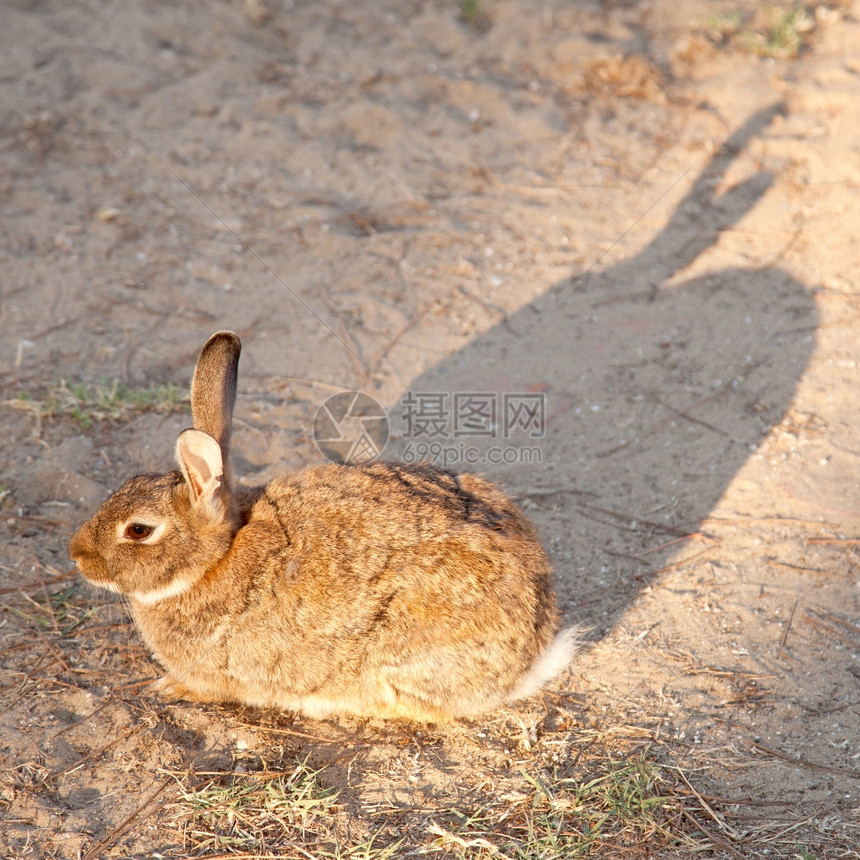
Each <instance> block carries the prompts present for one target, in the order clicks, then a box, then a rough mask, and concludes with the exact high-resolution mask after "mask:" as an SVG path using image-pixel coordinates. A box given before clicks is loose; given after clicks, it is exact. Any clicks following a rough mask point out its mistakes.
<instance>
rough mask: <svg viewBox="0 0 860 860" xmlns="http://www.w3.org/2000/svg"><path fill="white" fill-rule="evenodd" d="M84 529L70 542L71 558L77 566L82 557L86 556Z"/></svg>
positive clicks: (79, 530)
mask: <svg viewBox="0 0 860 860" xmlns="http://www.w3.org/2000/svg"><path fill="white" fill-rule="evenodd" d="M82 531H83V528H79V529H78V530H77V531H76V532H75V533H74V534H73V535H72V539H71V540H70V541H69V558H71V560H72V561H73V562H75V563H76V564H77V562H78V560H79V559H80V558H81V556H83V555H84V539H83V535H82V534H81V532H82Z"/></svg>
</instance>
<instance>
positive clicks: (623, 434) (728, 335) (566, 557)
mask: <svg viewBox="0 0 860 860" xmlns="http://www.w3.org/2000/svg"><path fill="white" fill-rule="evenodd" d="M780 109H781V108H780V107H779V106H776V107H771V108H768V109H767V110H763V111H760V112H758V113H756V114H755V115H754V116H752V117H751V118H750V119H749V120H748V121H747V122H745V123H744V124H743V125H742V126H741V127H740V128H738V129H737V131H735V132H734V133H733V134H732V135H731V136H730V137H729V138H728V139H727V140H726V141H725V142H724V143H723V144H722V146H721V147H720V149H719V151H718V152H717V153H716V154H715V155H714V156H713V158H712V159H711V160H710V162H709V163H708V164H707V165H706V167H705V168H704V170H703V171H702V173H701V175H700V176H699V177H698V179H697V180H696V181H695V183H694V184H693V186H692V188H691V189H690V191H689V193H688V194H687V195H686V196H685V198H684V199H683V201H682V202H681V203H680V205H679V206H678V207H677V209H676V210H675V211H674V213H673V215H672V216H671V218H670V220H669V222H668V223H667V224H666V226H665V227H664V228H663V229H662V230H661V231H660V232H659V233H658V234H657V235H656V236H655V237H654V239H653V240H652V241H651V242H650V243H649V244H648V245H647V247H645V248H644V249H643V250H642V251H641V252H640V253H638V254H636V255H635V256H634V257H633V258H631V259H628V260H626V261H624V262H623V263H621V264H619V265H616V266H613V267H610V268H607V269H606V270H604V271H600V272H596V273H593V274H592V273H590V272H589V273H585V274H574V275H572V276H571V277H570V278H568V279H565V281H563V282H562V283H559V284H556V285H555V286H554V287H553V288H552V289H550V290H549V291H547V292H546V293H545V294H543V295H542V296H541V297H539V299H538V300H536V301H535V302H533V303H531V304H529V305H528V306H526V307H523V308H522V309H520V310H519V311H517V312H516V313H514V314H512V315H510V316H509V317H507V318H506V319H504V320H502V321H501V322H499V323H498V324H497V325H496V326H495V327H493V328H492V329H491V330H489V331H487V332H486V333H485V334H484V335H482V336H480V337H478V338H477V339H476V340H474V341H473V342H471V343H469V344H468V346H466V347H465V348H464V349H462V350H460V351H458V352H457V353H455V354H453V355H451V356H449V357H447V358H446V359H444V360H443V361H441V362H439V363H438V364H436V365H435V366H433V367H432V368H430V369H429V370H428V371H427V372H425V373H424V374H422V375H421V376H419V377H418V378H416V379H414V380H413V381H412V383H411V385H410V391H409V392H408V393H407V394H405V395H404V398H403V400H402V401H401V405H400V409H399V414H398V410H393V414H392V416H391V418H392V426H393V428H394V433H393V438H394V441H393V442H392V443H391V444H390V447H389V448H388V449H387V451H386V456H393V457H395V458H404V459H433V460H435V461H436V462H437V463H438V464H439V465H444V466H446V467H448V468H451V469H455V470H472V471H478V472H483V473H485V474H487V475H488V476H490V477H491V478H493V479H495V480H498V481H500V482H501V483H502V484H503V485H504V486H506V488H507V489H508V490H509V491H510V492H511V493H512V494H513V495H514V496H515V497H517V498H519V499H520V501H521V502H522V503H523V504H524V507H525V509H526V510H527V512H528V513H529V514H530V516H531V517H532V518H533V519H534V520H535V522H536V523H537V525H538V527H539V529H540V531H541V535H542V537H543V539H544V542H545V544H546V545H547V548H548V550H549V552H550V555H551V557H552V560H553V563H554V566H555V570H556V577H557V583H558V590H559V598H560V603H561V606H562V608H563V611H564V614H565V621H566V622H567V623H582V624H586V625H588V626H591V627H593V628H596V631H597V635H600V633H601V632H604V631H606V630H608V629H609V628H611V627H612V626H613V625H614V624H615V623H616V622H617V621H618V618H619V616H620V614H621V613H622V612H623V610H624V609H625V607H626V606H627V605H628V604H629V602H630V600H631V599H632V598H633V597H634V596H635V594H636V592H637V591H638V590H639V589H641V588H642V587H643V583H646V582H648V581H649V573H653V572H654V571H656V570H659V569H660V567H661V566H662V565H664V564H665V563H666V559H667V558H668V556H669V553H670V552H671V551H672V550H673V549H674V550H677V545H676V544H677V538H679V537H681V536H683V535H686V534H690V533H694V532H696V531H698V528H699V523H700V522H701V521H702V520H703V518H705V517H707V516H708V514H709V512H710V511H711V510H712V509H713V507H714V506H715V504H716V503H717V501H718V500H719V498H720V497H721V495H722V494H723V492H724V491H725V489H726V487H727V485H728V484H729V482H730V481H731V479H732V477H733V476H734V475H736V473H737V472H738V470H739V469H740V468H741V466H742V465H743V464H744V462H745V461H746V460H747V459H748V458H749V457H750V456H751V453H752V452H754V451H755V450H756V448H757V447H758V446H759V445H760V443H761V442H762V440H763V438H764V437H765V436H766V434H767V433H768V432H769V430H770V428H771V427H772V426H773V425H774V424H775V423H776V422H778V421H779V420H780V419H781V417H782V416H783V415H784V413H785V411H786V409H787V408H788V407H789V405H790V403H791V401H792V396H793V393H794V391H795V388H796V385H797V382H798V380H799V378H800V377H801V375H802V373H803V372H804V369H805V367H806V365H807V363H808V360H809V357H810V354H811V351H812V349H813V345H814V332H815V328H816V323H817V316H816V309H815V305H814V302H813V299H812V296H811V295H810V292H809V290H807V289H806V288H805V287H804V285H803V284H802V283H800V282H798V281H797V280H795V279H794V278H793V277H791V276H790V275H789V274H787V273H785V272H783V271H781V270H779V269H778V268H774V267H764V268H743V267H738V268H724V269H721V270H719V271H714V272H712V273H709V274H706V275H702V276H700V277H695V278H691V279H688V280H684V279H683V276H682V274H681V273H682V272H683V271H684V269H685V268H686V267H687V266H689V265H690V264H691V263H692V262H693V261H694V260H695V259H696V258H697V257H698V256H699V255H700V254H701V253H702V252H703V251H705V250H706V249H707V248H709V247H711V246H712V245H713V244H715V243H716V241H717V239H718V237H719V235H720V232H721V231H722V230H725V229H727V228H729V227H731V226H732V225H734V224H736V223H737V222H738V221H739V220H740V219H741V218H742V216H744V215H745V214H746V213H747V212H749V211H750V210H751V209H752V208H753V207H754V206H755V204H756V203H757V201H759V200H760V199H761V198H762V196H763V195H764V194H766V193H767V191H768V189H769V188H770V186H771V184H772V176H771V175H770V174H769V173H767V172H759V173H757V174H755V175H753V176H752V177H751V178H750V179H748V180H746V181H744V182H742V183H740V184H738V185H736V186H734V187H733V188H731V189H730V190H728V191H726V192H725V193H723V194H722V196H720V197H715V189H716V188H717V186H718V185H719V183H720V182H721V180H722V179H723V177H724V176H725V173H726V171H727V169H728V167H729V165H730V164H731V163H732V161H733V160H734V159H735V158H736V157H737V155H738V153H739V152H740V151H742V150H743V149H744V148H745V147H746V146H747V145H748V143H749V142H750V140H752V139H753V138H754V137H755V136H756V135H758V134H760V133H761V132H762V131H763V130H764V128H765V127H766V126H767V125H768V123H769V122H770V121H771V119H772V118H773V116H774V115H775V113H777V112H778V111H779V110H780ZM670 279H671V283H670ZM541 409H542V410H543V411H542V412H541V411H540V410H541ZM664 545H665V548H663V549H661V547H663V546H664Z"/></svg>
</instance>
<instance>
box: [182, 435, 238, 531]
mask: <svg viewBox="0 0 860 860" xmlns="http://www.w3.org/2000/svg"><path fill="white" fill-rule="evenodd" d="M176 459H177V461H178V463H179V468H180V469H181V470H182V475H183V477H184V478H185V483H186V484H187V486H188V492H189V494H190V497H191V504H192V505H193V506H194V507H195V508H197V509H198V510H202V511H204V512H205V513H207V514H208V515H210V516H213V517H221V516H223V514H224V512H225V510H226V506H227V502H228V500H227V498H226V494H227V488H226V487H225V486H224V461H223V459H222V457H221V446H220V445H219V444H218V442H217V441H216V440H215V439H213V438H212V436H210V435H209V434H208V433H204V432H203V431H201V430H184V431H183V432H182V433H180V434H179V439H177V441H176Z"/></svg>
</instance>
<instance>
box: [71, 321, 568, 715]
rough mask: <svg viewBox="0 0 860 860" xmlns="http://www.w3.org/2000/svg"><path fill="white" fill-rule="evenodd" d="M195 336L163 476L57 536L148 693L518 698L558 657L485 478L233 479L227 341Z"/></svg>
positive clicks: (119, 495)
mask: <svg viewBox="0 0 860 860" xmlns="http://www.w3.org/2000/svg"><path fill="white" fill-rule="evenodd" d="M240 348H241V346H240V343H239V338H238V337H237V336H236V335H235V334H233V333H232V332H218V333H217V334H214V335H213V336H212V337H211V338H210V339H209V341H208V342H207V343H206V345H205V346H204V347H203V351H202V352H201V354H200V358H199V360H198V363H197V367H196V369H195V372H194V380H193V383H192V387H191V407H192V420H193V424H194V429H192V430H185V431H184V432H183V433H181V434H180V436H179V439H178V442H177V446H176V454H177V459H178V463H179V471H176V472H169V473H167V474H165V475H140V476H137V477H134V478H131V479H130V480H128V481H126V483H125V484H123V486H122V487H121V488H120V489H119V490H118V491H117V492H116V493H115V494H114V495H113V496H111V497H110V498H109V499H108V500H107V501H106V502H105V503H104V504H103V505H102V507H101V509H100V510H99V511H98V512H97V513H96V514H95V516H93V518H92V519H91V520H90V521H89V522H87V523H85V524H84V525H83V526H82V527H81V528H80V529H79V530H78V531H77V533H76V534H75V535H74V536H73V537H72V540H71V544H70V546H69V553H70V555H71V557H72V559H73V560H74V561H75V562H76V563H77V565H78V569H79V570H80V572H81V573H82V574H83V576H84V577H85V578H86V579H88V580H89V581H90V582H93V583H95V584H96V585H99V586H102V587H104V588H108V589H110V590H112V591H116V592H119V593H121V594H123V595H125V596H126V597H127V598H128V601H129V604H130V606H131V610H132V613H133V615H134V619H135V622H136V623H137V626H138V628H139V630H140V632H141V634H142V636H143V638H144V639H145V640H146V643H147V645H148V646H149V647H150V648H151V649H152V652H153V655H154V656H155V658H156V659H157V660H158V661H159V662H160V663H162V664H163V665H164V666H165V667H166V668H167V674H166V675H165V676H164V677H163V678H162V679H161V680H160V681H159V685H160V689H161V690H162V692H163V693H165V694H167V695H169V696H171V697H175V698H186V699H191V700H194V701H204V702H211V701H231V702H240V703H245V704H248V705H257V706H266V707H276V708H283V709H287V710H291V711H298V712H301V713H303V714H306V715H308V716H311V717H327V716H337V715H342V714H354V715H359V716H363V717H394V718H398V717H399V718H407V719H413V720H422V721H431V722H434V721H441V720H446V719H450V718H452V717H458V716H464V715H469V714H475V713H478V712H480V711H483V710H487V709H489V708H492V707H494V706H496V705H499V704H501V703H503V702H506V701H511V700H513V699H516V698H519V697H521V696H525V695H528V694H529V693H532V692H534V691H536V690H537V689H538V688H539V687H540V685H541V684H542V683H543V682H545V681H546V680H548V679H549V678H551V677H552V676H553V675H555V674H556V673H558V672H559V671H560V670H561V669H563V668H564V667H565V666H567V665H568V663H569V661H570V659H571V657H572V655H573V652H574V650H575V647H576V642H577V636H576V631H574V630H572V629H569V630H565V631H562V632H561V633H557V629H558V612H557V609H556V601H555V594H554V591H553V586H552V571H551V568H550V564H549V561H548V559H547V557H546V554H545V553H544V551H543V549H542V547H541V545H540V542H539V540H538V538H537V535H536V533H535V530H534V528H533V527H532V525H531V524H530V523H529V522H528V520H526V518H525V517H524V516H523V514H522V513H520V511H519V510H518V509H517V508H516V506H515V505H514V504H513V503H512V502H511V501H510V499H508V497H507V496H505V495H504V493H502V492H501V491H500V490H499V489H498V488H497V487H495V486H493V485H492V484H490V483H488V482H487V481H485V480H483V479H482V478H479V477H477V476H475V475H469V474H463V475H457V474H453V473H450V472H447V471H443V470H441V469H438V468H435V467H434V466H432V465H429V464H418V465H395V464H391V463H381V462H380V463H370V464H365V465H334V464H332V465H327V466H319V467H315V468H309V469H306V470H304V471H302V472H299V473H298V474H296V475H290V476H286V477H282V478H277V479H275V480H273V481H271V482H270V483H269V484H267V485H266V486H264V487H256V488H253V489H248V488H239V487H235V486H234V482H233V473H232V468H231V466H230V435H231V423H232V414H233V407H234V404H235V399H236V380H237V371H238V364H239V352H240Z"/></svg>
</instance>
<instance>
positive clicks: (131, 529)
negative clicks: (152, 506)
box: [125, 523, 155, 541]
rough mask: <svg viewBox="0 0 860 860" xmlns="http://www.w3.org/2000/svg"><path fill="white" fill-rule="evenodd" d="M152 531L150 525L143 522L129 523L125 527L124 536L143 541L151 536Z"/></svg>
mask: <svg viewBox="0 0 860 860" xmlns="http://www.w3.org/2000/svg"><path fill="white" fill-rule="evenodd" d="M154 531H155V529H154V528H153V527H152V526H145V525H144V524H143V523H129V524H128V525H127V526H126V527H125V536H126V537H127V538H128V539H129V540H137V541H143V540H146V539H147V538H148V537H152V533H153V532H154Z"/></svg>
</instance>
